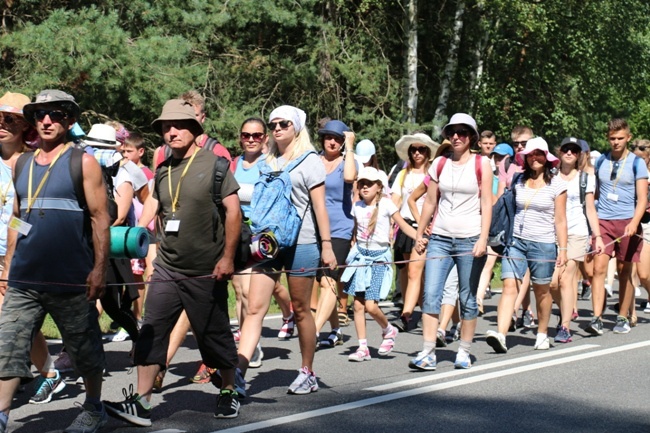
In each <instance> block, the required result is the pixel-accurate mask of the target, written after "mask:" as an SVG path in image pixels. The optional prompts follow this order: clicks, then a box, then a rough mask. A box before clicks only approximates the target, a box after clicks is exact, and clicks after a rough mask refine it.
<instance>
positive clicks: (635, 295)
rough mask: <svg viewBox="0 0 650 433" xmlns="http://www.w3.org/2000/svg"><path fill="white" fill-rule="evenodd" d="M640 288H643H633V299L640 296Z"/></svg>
mask: <svg viewBox="0 0 650 433" xmlns="http://www.w3.org/2000/svg"><path fill="white" fill-rule="evenodd" d="M642 288H643V287H641V286H636V287H635V288H634V297H635V298H638V297H639V296H641V289H642Z"/></svg>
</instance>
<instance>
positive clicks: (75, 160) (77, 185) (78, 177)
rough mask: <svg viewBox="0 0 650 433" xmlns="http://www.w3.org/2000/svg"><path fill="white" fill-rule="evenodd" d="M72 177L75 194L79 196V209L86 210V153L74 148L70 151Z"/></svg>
mask: <svg viewBox="0 0 650 433" xmlns="http://www.w3.org/2000/svg"><path fill="white" fill-rule="evenodd" d="M70 151H71V152H72V153H71V154H70V177H72V184H73V185H74V193H75V195H76V196H77V202H79V207H80V208H81V209H84V210H86V208H87V207H88V206H87V204H86V194H85V192H84V175H83V156H84V153H85V152H84V151H83V150H81V149H79V148H76V147H73V148H72V149H70Z"/></svg>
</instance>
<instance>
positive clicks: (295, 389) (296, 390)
mask: <svg viewBox="0 0 650 433" xmlns="http://www.w3.org/2000/svg"><path fill="white" fill-rule="evenodd" d="M299 371H300V373H299V374H298V377H296V380H294V381H293V382H291V385H289V389H288V390H287V394H296V395H303V394H309V393H311V392H316V391H318V381H317V380H316V375H315V374H314V372H310V371H309V369H308V368H307V367H303V368H301V369H300V370H299Z"/></svg>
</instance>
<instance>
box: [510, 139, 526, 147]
mask: <svg viewBox="0 0 650 433" xmlns="http://www.w3.org/2000/svg"><path fill="white" fill-rule="evenodd" d="M526 143H528V140H524V141H513V142H512V145H513V146H514V147H519V146H521V147H525V146H526Z"/></svg>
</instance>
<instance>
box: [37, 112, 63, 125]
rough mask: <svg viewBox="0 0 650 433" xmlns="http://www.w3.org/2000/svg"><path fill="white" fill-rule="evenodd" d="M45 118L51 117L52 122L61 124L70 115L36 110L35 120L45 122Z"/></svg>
mask: <svg viewBox="0 0 650 433" xmlns="http://www.w3.org/2000/svg"><path fill="white" fill-rule="evenodd" d="M45 116H49V118H50V120H51V121H52V122H56V123H60V122H62V121H63V120H65V119H67V118H68V113H66V112H65V111H60V110H36V111H35V112H34V118H35V119H36V120H39V121H40V120H43V119H45Z"/></svg>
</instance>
